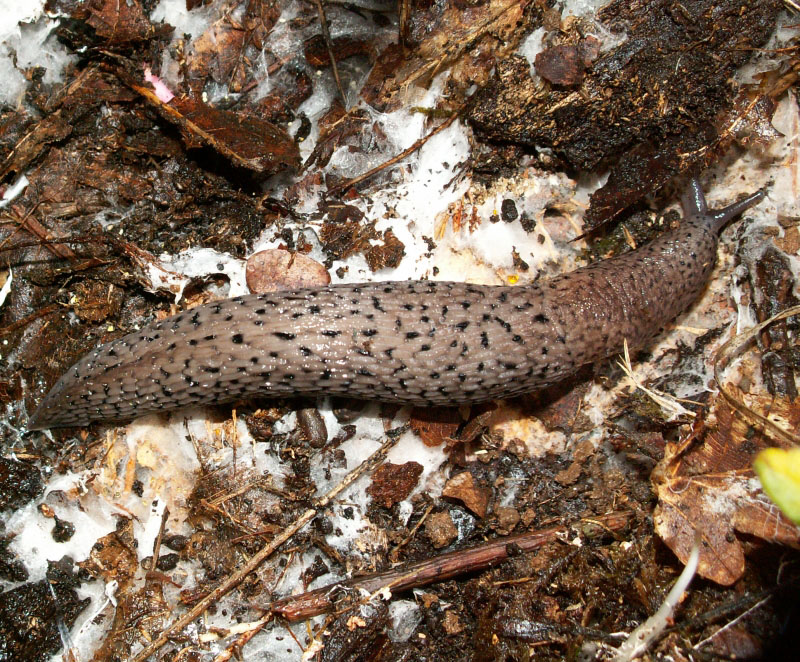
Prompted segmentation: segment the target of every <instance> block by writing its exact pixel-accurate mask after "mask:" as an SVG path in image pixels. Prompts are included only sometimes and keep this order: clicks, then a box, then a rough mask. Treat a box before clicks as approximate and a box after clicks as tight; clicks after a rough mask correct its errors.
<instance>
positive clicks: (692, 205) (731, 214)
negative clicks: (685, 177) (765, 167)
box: [681, 177, 764, 234]
mask: <svg viewBox="0 0 800 662" xmlns="http://www.w3.org/2000/svg"><path fill="white" fill-rule="evenodd" d="M763 199H764V191H758V192H756V193H753V194H752V195H749V196H747V197H746V198H745V199H744V200H740V201H739V202H734V203H733V204H732V205H729V206H727V207H725V208H724V209H718V210H714V209H711V210H709V209H708V206H707V205H706V196H705V195H704V194H703V189H702V187H701V186H700V181H699V180H698V179H697V178H696V177H695V178H693V179H692V181H691V183H690V184H689V188H688V189H687V190H686V192H685V193H684V194H683V198H682V199H681V206H682V207H683V218H684V219H685V220H687V221H688V220H694V221H696V222H700V223H702V224H703V225H705V226H706V227H708V229H709V230H711V231H712V232H713V233H714V234H719V232H720V231H721V230H722V228H724V227H725V225H727V223H728V222H729V221H731V220H732V219H734V218H736V217H737V216H738V215H739V214H741V213H742V212H744V211H746V210H748V209H750V207H752V206H753V205H757V204H758V203H759V202H761V200H763Z"/></svg>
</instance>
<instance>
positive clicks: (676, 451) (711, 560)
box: [653, 396, 800, 586]
mask: <svg viewBox="0 0 800 662" xmlns="http://www.w3.org/2000/svg"><path fill="white" fill-rule="evenodd" d="M750 398H751V406H754V403H753V401H754V400H757V401H758V404H759V408H760V410H761V411H765V410H770V409H771V414H773V415H777V416H779V417H780V418H782V419H784V420H789V421H792V420H795V421H796V419H797V417H798V416H799V415H800V406H799V405H800V403H790V402H788V401H786V400H779V399H773V398H768V397H763V396H761V397H758V396H750ZM712 418H714V419H715V420H716V426H715V427H714V428H713V429H702V425H700V424H697V425H696V429H695V433H696V434H699V435H703V434H704V435H705V438H704V440H703V444H702V445H698V444H694V445H693V439H694V437H690V438H689V439H688V440H686V441H685V442H683V443H682V444H681V445H680V446H679V447H677V448H676V446H675V445H674V444H670V445H669V446H668V447H667V454H666V458H665V460H664V461H663V462H662V463H661V464H660V465H659V468H657V469H656V471H654V472H653V481H654V483H655V485H656V491H657V493H658V499H659V504H658V506H657V507H656V511H655V514H654V521H655V526H656V531H657V532H658V534H659V535H660V536H661V538H662V539H663V540H664V542H665V543H666V544H667V545H668V546H669V548H670V549H671V550H672V551H673V552H674V553H675V555H676V556H677V557H678V558H679V559H680V560H681V561H682V562H684V563H685V562H686V560H687V559H688V558H689V554H690V552H691V549H692V545H693V543H694V538H695V533H699V534H700V536H701V539H702V541H703V545H702V546H701V548H700V565H699V569H698V572H699V573H700V575H701V576H703V577H706V578H707V579H711V580H712V581H714V582H717V583H718V584H721V585H723V586H729V585H731V584H733V583H734V582H736V581H737V580H738V579H739V578H740V577H741V576H742V574H743V573H744V569H745V559H744V551H743V549H742V545H741V543H740V542H739V540H738V538H737V537H736V535H735V534H734V531H738V532H740V533H746V534H749V535H753V536H757V537H759V538H762V539H763V540H766V541H767V542H777V543H781V544H785V545H791V546H794V547H798V546H800V528H799V527H797V526H795V525H794V524H792V522H790V521H789V520H788V519H787V518H786V517H784V516H783V514H782V513H781V512H780V511H779V510H778V508H777V507H776V506H775V505H774V504H773V503H772V502H771V501H770V500H769V498H768V497H767V496H766V495H765V494H764V493H763V491H762V489H761V484H760V482H759V481H758V479H757V478H756V476H755V474H754V472H753V471H752V469H751V466H752V461H753V458H754V456H755V454H756V453H757V452H758V451H759V450H761V449H762V448H766V447H767V446H771V445H775V442H774V441H773V440H771V439H769V438H768V437H766V435H764V434H763V433H762V432H761V431H759V430H756V429H755V428H753V427H752V426H750V425H749V424H748V423H747V422H746V421H744V420H743V419H742V418H741V417H739V416H737V415H736V413H735V412H734V411H733V410H732V409H731V407H730V406H729V405H728V404H727V402H725V400H724V399H723V398H722V397H719V398H717V400H716V401H715V403H714V406H713V417H712ZM687 449H688V450H687Z"/></svg>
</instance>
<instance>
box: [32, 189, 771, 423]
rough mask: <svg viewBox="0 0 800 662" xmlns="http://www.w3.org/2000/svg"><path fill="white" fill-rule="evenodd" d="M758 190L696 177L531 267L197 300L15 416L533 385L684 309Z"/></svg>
mask: <svg viewBox="0 0 800 662" xmlns="http://www.w3.org/2000/svg"><path fill="white" fill-rule="evenodd" d="M762 197H763V192H758V193H755V194H753V195H751V196H749V197H747V198H745V199H744V200H742V201H740V202H737V203H735V204H733V205H731V206H729V207H726V208H725V209H722V210H720V211H709V210H707V208H706V202H705V197H704V195H703V191H702V189H701V188H700V184H699V183H698V182H697V181H696V180H695V181H693V182H692V183H691V185H690V187H689V189H688V191H687V193H686V194H685V195H684V197H683V201H682V203H683V210H684V220H683V222H682V223H681V225H680V227H679V228H677V229H675V230H672V231H669V232H666V233H665V234H663V235H661V236H660V237H658V238H657V239H655V240H654V241H652V242H650V243H649V244H645V245H643V246H641V247H639V248H637V249H636V250H633V251H630V252H628V253H625V254H623V255H619V256H617V257H614V258H611V259H608V260H603V261H600V262H597V263H594V264H591V265H589V266H587V267H583V268H581V269H578V270H576V271H573V272H571V273H567V274H564V275H561V276H558V277H556V278H553V279H551V280H548V281H545V282H543V283H536V284H532V285H527V286H520V287H503V286H481V285H470V284H467V283H453V282H436V281H411V282H380V283H365V284H348V285H329V286H327V287H320V288H309V289H300V290H294V291H287V292H279V293H270V294H257V295H249V296H241V297H236V298H234V299H228V300H225V301H219V302H217V303H210V304H206V305H203V306H198V307H196V308H193V309H191V310H186V311H184V312H182V313H180V314H178V315H175V316H173V317H170V318H167V319H164V320H162V321H160V322H155V323H153V324H150V325H149V326H147V327H145V328H143V329H142V330H141V331H137V332H135V333H131V334H129V335H127V336H124V337H122V338H119V339H118V340H114V341H112V342H110V343H108V344H105V345H103V346H101V347H99V348H97V349H96V350H94V351H93V352H91V353H89V354H88V355H87V356H85V357H84V358H83V359H81V360H80V361H79V362H78V363H77V364H75V365H74V366H73V367H72V368H70V369H69V371H67V373H66V374H65V375H64V376H62V377H61V379H59V381H58V382H57V383H56V385H55V386H54V387H53V388H52V389H51V390H50V392H49V393H48V394H47V396H46V397H45V398H44V400H43V401H42V403H41V405H40V406H39V408H38V409H37V410H36V412H35V413H34V414H33V416H32V417H31V418H30V421H29V428H30V429H33V430H36V429H43V428H52V427H62V426H83V425H86V424H88V423H89V422H91V421H95V420H102V421H120V420H125V419H131V418H135V417H137V416H141V415H143V414H146V413H149V412H153V411H160V410H168V409H174V408H178V407H184V406H187V405H202V404H206V403H211V402H215V403H220V402H228V401H232V400H239V399H242V398H248V397H252V396H271V397H288V396H297V395H304V396H316V395H342V396H350V397H357V398H362V399H367V400H382V401H387V402H396V403H407V404H414V405H463V404H471V403H477V402H482V401H486V400H493V399H498V398H506V397H509V396H513V395H517V394H520V393H525V392H528V391H533V390H536V389H540V388H544V387H547V386H549V385H552V384H554V383H555V382H558V381H559V380H562V379H564V378H565V377H567V376H568V375H570V374H572V373H574V372H576V371H577V370H578V369H579V368H580V367H581V366H582V365H584V364H586V363H589V362H592V361H596V360H599V359H602V358H605V357H607V356H609V355H611V354H613V353H615V352H618V351H620V349H621V348H622V344H623V340H624V339H627V341H628V344H629V345H630V346H631V347H640V346H642V345H643V344H644V343H645V342H647V341H648V340H649V339H651V338H652V337H653V336H654V335H656V334H657V333H658V332H659V330H660V329H661V328H662V327H663V325H664V324H666V323H667V322H669V321H670V320H672V319H673V318H674V317H676V316H677V315H678V314H679V313H681V312H683V311H684V310H685V309H686V308H687V307H688V306H689V305H690V304H691V303H692V301H694V299H695V298H696V297H697V296H698V294H699V293H700V292H701V290H702V289H703V287H704V286H705V283H706V281H707V279H708V276H709V274H710V273H711V270H712V268H713V266H714V262H715V260H716V252H717V235H718V234H719V232H720V230H721V229H722V227H723V226H724V225H725V223H727V222H728V221H729V220H730V219H732V218H733V217H735V216H737V215H738V214H740V213H741V212H743V211H744V210H746V209H748V208H749V207H751V206H752V205H754V204H756V203H757V202H759V201H760V200H761V199H762Z"/></svg>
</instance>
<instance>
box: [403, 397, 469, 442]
mask: <svg viewBox="0 0 800 662" xmlns="http://www.w3.org/2000/svg"><path fill="white" fill-rule="evenodd" d="M409 425H410V426H411V429H412V430H413V431H414V433H415V434H416V435H417V436H419V438H420V439H422V443H424V444H425V445H426V446H438V445H439V444H442V443H445V442H452V441H453V440H454V439H455V434H456V432H457V431H458V428H459V426H460V425H461V416H460V415H459V413H458V410H457V409H453V408H452V407H415V408H414V409H413V410H412V411H411V418H410V420H409Z"/></svg>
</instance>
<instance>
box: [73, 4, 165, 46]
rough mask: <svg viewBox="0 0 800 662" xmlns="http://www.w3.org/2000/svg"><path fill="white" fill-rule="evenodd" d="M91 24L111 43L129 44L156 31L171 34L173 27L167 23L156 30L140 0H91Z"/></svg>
mask: <svg viewBox="0 0 800 662" xmlns="http://www.w3.org/2000/svg"><path fill="white" fill-rule="evenodd" d="M88 10H89V18H87V19H86V22H87V23H88V24H89V25H91V26H92V27H93V28H94V29H95V31H96V32H97V34H98V35H99V36H100V37H103V38H105V39H106V40H108V43H109V44H127V43H130V42H132V41H143V40H145V39H149V38H151V37H152V36H153V35H155V34H156V32H160V33H162V34H169V33H170V32H172V30H173V28H172V26H170V25H165V26H162V27H161V28H159V30H156V28H155V27H154V26H153V25H152V23H150V19H148V18H147V16H145V14H144V11H142V6H141V4H139V2H138V0H125V1H124V2H120V1H119V0H91V2H90V3H89V7H88Z"/></svg>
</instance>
